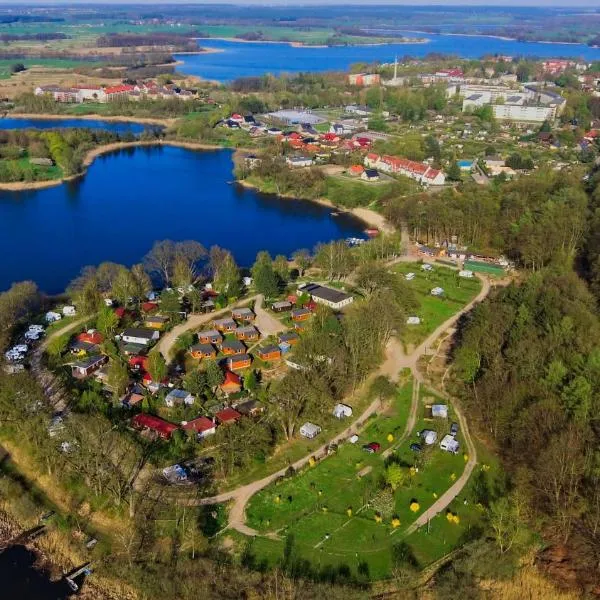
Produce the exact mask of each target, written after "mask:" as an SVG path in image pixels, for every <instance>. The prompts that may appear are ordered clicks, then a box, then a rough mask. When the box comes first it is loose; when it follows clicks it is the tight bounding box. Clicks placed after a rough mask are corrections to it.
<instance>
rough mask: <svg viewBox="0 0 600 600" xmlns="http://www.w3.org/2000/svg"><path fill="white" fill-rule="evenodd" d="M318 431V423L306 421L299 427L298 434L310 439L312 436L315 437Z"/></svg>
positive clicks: (319, 430) (319, 431)
mask: <svg viewBox="0 0 600 600" xmlns="http://www.w3.org/2000/svg"><path fill="white" fill-rule="evenodd" d="M320 433H321V428H320V427H319V426H318V425H315V424H314V423H310V422H309V421H307V422H306V423H304V425H302V427H300V435H301V436H302V437H305V438H307V439H309V440H312V439H313V438H315V437H317V436H318V435H319V434H320Z"/></svg>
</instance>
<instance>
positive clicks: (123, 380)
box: [108, 359, 129, 398]
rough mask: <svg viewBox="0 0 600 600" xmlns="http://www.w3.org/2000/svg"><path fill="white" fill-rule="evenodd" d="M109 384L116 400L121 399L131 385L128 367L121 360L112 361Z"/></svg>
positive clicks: (109, 367) (109, 370)
mask: <svg viewBox="0 0 600 600" xmlns="http://www.w3.org/2000/svg"><path fill="white" fill-rule="evenodd" d="M108 384H109V385H110V387H111V388H112V389H113V394H114V396H115V398H120V397H121V396H122V395H123V394H124V393H125V390H126V389H127V385H128V384H129V371H128V369H127V365H126V364H125V363H124V362H123V361H122V360H119V359H112V360H111V361H110V365H109V366H108Z"/></svg>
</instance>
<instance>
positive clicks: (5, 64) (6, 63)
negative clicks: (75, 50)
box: [0, 58, 90, 79]
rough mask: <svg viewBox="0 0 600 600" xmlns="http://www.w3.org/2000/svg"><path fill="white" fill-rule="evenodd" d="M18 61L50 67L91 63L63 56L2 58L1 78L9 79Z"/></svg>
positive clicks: (0, 62) (27, 65)
mask: <svg viewBox="0 0 600 600" xmlns="http://www.w3.org/2000/svg"><path fill="white" fill-rule="evenodd" d="M16 63H22V64H24V65H25V66H26V67H27V68H29V67H33V66H38V67H45V68H48V69H74V68H75V67H80V66H82V65H89V64H90V63H89V62H87V63H86V62H83V61H78V60H65V59H62V58H23V59H16V58H15V59H12V58H11V59H0V79H9V78H10V77H11V71H10V69H11V67H12V65H14V64H16Z"/></svg>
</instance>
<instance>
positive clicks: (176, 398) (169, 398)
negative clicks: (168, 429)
mask: <svg viewBox="0 0 600 600" xmlns="http://www.w3.org/2000/svg"><path fill="white" fill-rule="evenodd" d="M195 401H196V399H195V398H194V395H193V394H190V393H189V392H188V391H186V390H179V389H174V390H171V391H170V392H169V393H168V394H167V395H166V396H165V404H166V405H167V406H168V407H169V408H173V407H174V406H175V405H179V404H185V405H186V406H191V405H192V404H194V402H195Z"/></svg>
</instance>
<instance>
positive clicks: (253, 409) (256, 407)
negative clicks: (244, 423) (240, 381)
mask: <svg viewBox="0 0 600 600" xmlns="http://www.w3.org/2000/svg"><path fill="white" fill-rule="evenodd" d="M235 409H236V410H237V411H238V412H239V413H240V414H241V415H245V416H246V417H256V416H258V415H260V414H261V413H262V412H264V410H265V407H264V406H263V405H262V404H261V403H260V402H259V401H258V400H246V401H245V402H242V403H241V404H238V405H237V406H236V407H235Z"/></svg>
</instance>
